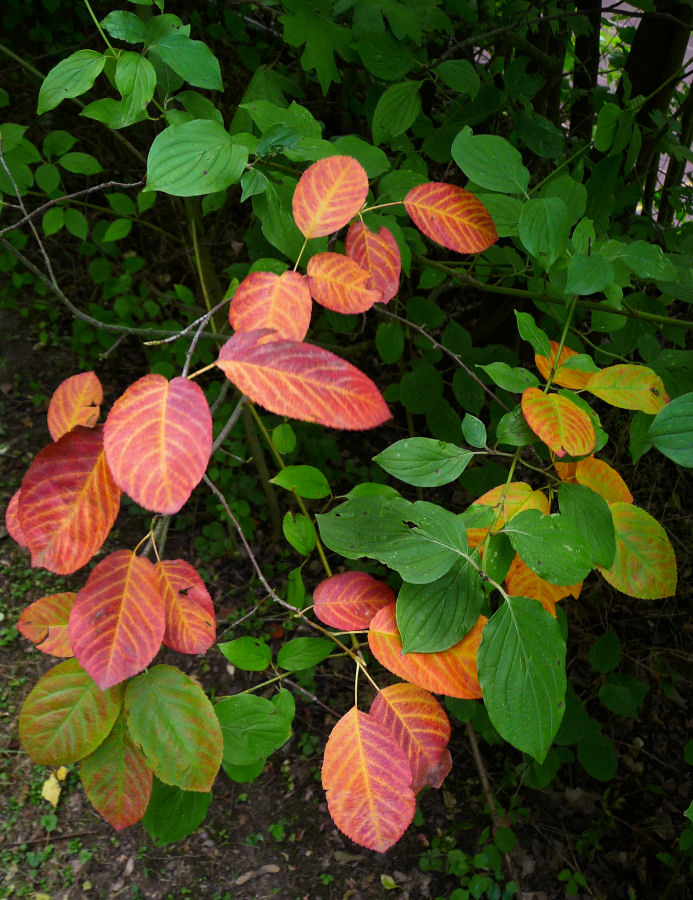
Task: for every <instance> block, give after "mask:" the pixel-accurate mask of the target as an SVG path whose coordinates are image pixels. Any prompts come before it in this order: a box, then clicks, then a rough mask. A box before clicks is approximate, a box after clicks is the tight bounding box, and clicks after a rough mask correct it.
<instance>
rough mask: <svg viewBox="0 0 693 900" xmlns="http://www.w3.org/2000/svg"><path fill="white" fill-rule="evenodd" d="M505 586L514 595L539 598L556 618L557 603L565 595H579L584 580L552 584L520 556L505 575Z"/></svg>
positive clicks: (514, 560)
mask: <svg viewBox="0 0 693 900" xmlns="http://www.w3.org/2000/svg"><path fill="white" fill-rule="evenodd" d="M505 587H506V589H507V591H508V593H509V594H511V595H513V596H514V597H532V598H533V599H534V600H538V601H539V602H540V603H541V605H542V606H543V607H544V609H545V610H546V611H547V612H550V613H551V615H552V616H553V617H554V619H555V618H556V604H557V603H558V601H559V600H562V599H563V598H564V597H568V596H569V595H572V596H573V597H576V598H577V597H579V596H580V591H581V589H582V582H580V583H579V584H571V585H558V584H551V583H550V582H548V581H544V579H543V578H540V577H539V576H538V575H537V573H536V572H533V571H532V570H531V569H530V568H529V566H528V565H526V563H524V562H523V561H522V560H521V559H520V557H519V556H517V555H516V556H515V559H513V561H512V562H511V563H510V568H509V569H508V574H507V575H506V576H505Z"/></svg>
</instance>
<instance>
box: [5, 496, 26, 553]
mask: <svg viewBox="0 0 693 900" xmlns="http://www.w3.org/2000/svg"><path fill="white" fill-rule="evenodd" d="M5 528H6V529H7V533H8V534H9V536H10V537H11V538H12V540H13V541H14V542H15V543H17V544H19V546H20V547H26V546H27V542H26V539H25V537H24V535H23V533H22V526H21V525H20V523H19V491H18V490H17V491H15V492H14V494H12V497H11V498H10V502H9V503H8V504H7V509H6V510H5Z"/></svg>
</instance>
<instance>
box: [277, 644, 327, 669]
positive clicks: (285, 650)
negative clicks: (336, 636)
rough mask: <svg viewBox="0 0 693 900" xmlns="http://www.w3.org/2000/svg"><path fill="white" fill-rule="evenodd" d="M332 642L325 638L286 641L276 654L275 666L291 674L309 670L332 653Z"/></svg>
mask: <svg viewBox="0 0 693 900" xmlns="http://www.w3.org/2000/svg"><path fill="white" fill-rule="evenodd" d="M335 648H336V644H335V643H334V641H330V640H328V639H327V638H311V637H300V638H294V639H293V640H292V641H288V642H287V643H286V644H284V646H283V647H282V648H281V649H280V650H279V652H278V653H277V665H278V666H279V667H280V668H281V669H288V670H289V671H292V672H297V671H300V670H301V669H310V668H311V667H312V666H317V664H318V663H319V662H322V661H323V659H327V657H328V656H329V655H330V653H332V651H333V650H334V649H335Z"/></svg>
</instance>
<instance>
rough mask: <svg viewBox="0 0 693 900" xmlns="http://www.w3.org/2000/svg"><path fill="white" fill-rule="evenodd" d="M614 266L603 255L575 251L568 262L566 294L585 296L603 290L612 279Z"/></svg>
mask: <svg viewBox="0 0 693 900" xmlns="http://www.w3.org/2000/svg"><path fill="white" fill-rule="evenodd" d="M614 277H615V272H614V267H613V264H612V263H611V262H609V260H608V259H604V257H603V256H599V255H594V256H585V254H583V253H576V254H575V255H574V256H571V258H570V262H569V263H568V277H567V280H566V285H565V292H566V294H578V295H580V296H585V295H587V294H595V293H597V292H598V291H603V290H604V288H606V287H607V286H608V285H610V284H611V282H612V281H613V280H614Z"/></svg>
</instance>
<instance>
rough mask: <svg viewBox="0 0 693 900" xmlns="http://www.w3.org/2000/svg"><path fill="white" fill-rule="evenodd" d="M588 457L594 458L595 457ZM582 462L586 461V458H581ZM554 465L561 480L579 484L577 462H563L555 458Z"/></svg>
mask: <svg viewBox="0 0 693 900" xmlns="http://www.w3.org/2000/svg"><path fill="white" fill-rule="evenodd" d="M587 458H588V459H592V458H593V457H587ZM580 462H584V460H582V459H581V460H580ZM553 467H554V469H555V470H556V474H557V475H558V477H559V478H560V479H561V481H565V483H566V484H577V481H576V480H575V473H576V472H577V467H578V464H577V463H576V462H568V463H562V462H558V460H554V463H553Z"/></svg>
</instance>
